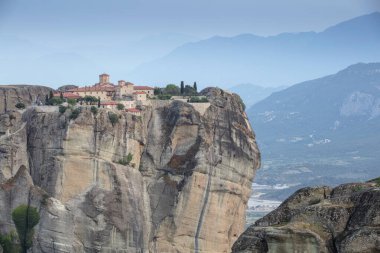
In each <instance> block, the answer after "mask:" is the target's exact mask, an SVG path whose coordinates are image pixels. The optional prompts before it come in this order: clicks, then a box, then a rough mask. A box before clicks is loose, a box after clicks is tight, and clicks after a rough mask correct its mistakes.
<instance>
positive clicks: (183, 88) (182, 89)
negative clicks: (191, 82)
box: [181, 81, 185, 95]
mask: <svg viewBox="0 0 380 253" xmlns="http://www.w3.org/2000/svg"><path fill="white" fill-rule="evenodd" d="M184 92H185V83H184V81H181V95H183V93H184Z"/></svg>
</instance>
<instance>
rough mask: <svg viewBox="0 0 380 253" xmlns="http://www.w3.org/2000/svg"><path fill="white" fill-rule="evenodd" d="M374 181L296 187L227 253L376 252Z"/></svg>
mask: <svg viewBox="0 0 380 253" xmlns="http://www.w3.org/2000/svg"><path fill="white" fill-rule="evenodd" d="M379 181H380V179H378V181H377V183H376V182H368V183H356V184H345V185H341V186H338V187H336V188H334V189H331V188H329V187H318V188H304V189H301V190H299V191H297V192H296V193H294V194H293V195H292V196H291V197H289V198H288V199H287V200H286V201H285V202H284V203H282V204H281V205H280V206H279V207H278V208H277V209H276V210H274V211H273V212H271V213H269V214H268V215H267V216H265V217H264V218H262V219H260V220H258V221H257V222H256V223H255V224H254V225H252V226H251V227H249V228H248V229H247V230H246V231H245V232H244V233H243V234H242V235H241V236H240V237H239V239H238V240H237V241H236V242H235V244H234V246H233V247H232V252H234V253H238V252H244V253H248V252H255V253H262V252H279V253H280V252H281V253H287V252H332V253H335V252H339V253H340V252H341V253H346V252H350V253H354V252H355V253H359V252H360V253H362V252H367V253H372V252H380V184H379Z"/></svg>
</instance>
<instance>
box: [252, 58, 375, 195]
mask: <svg viewBox="0 0 380 253" xmlns="http://www.w3.org/2000/svg"><path fill="white" fill-rule="evenodd" d="M379 86H380V63H369V64H363V63H360V64H355V65H352V66H350V67H348V68H346V69H344V70H342V71H339V72H338V73H336V74H334V75H330V76H326V77H323V78H319V79H315V80H311V81H307V82H303V83H300V84H296V85H293V86H291V87H289V88H287V89H285V90H282V91H279V92H275V93H273V94H272V95H271V96H269V97H268V98H266V99H264V100H263V101H261V102H259V103H257V104H255V105H254V106H252V107H251V108H250V109H248V116H249V119H250V120H251V123H252V125H253V127H254V128H255V129H256V134H257V139H258V140H259V146H260V149H261V151H262V157H263V166H262V168H263V169H262V170H260V171H259V172H258V176H257V183H259V184H288V185H292V186H291V187H290V188H288V189H286V190H282V192H281V193H278V192H277V193H276V194H274V193H273V194H267V197H275V198H278V197H279V198H281V199H283V198H284V197H286V196H287V195H288V194H289V193H291V191H293V190H294V189H297V188H299V187H301V186H306V185H319V184H329V185H336V184H338V183H344V182H347V181H349V180H351V181H352V180H353V179H355V180H367V179H369V178H371V177H375V176H376V175H377V174H378V164H379V162H380V161H379V158H378V157H380V153H379V150H378V144H379V142H380V137H379V135H378V133H379V129H380V114H379V111H380V110H379V104H380V89H379ZM294 183H296V185H294Z"/></svg>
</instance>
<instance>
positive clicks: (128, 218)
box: [0, 89, 260, 252]
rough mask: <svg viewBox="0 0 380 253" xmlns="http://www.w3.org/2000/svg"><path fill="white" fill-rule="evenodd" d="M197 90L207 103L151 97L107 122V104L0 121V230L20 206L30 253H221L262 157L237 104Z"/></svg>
mask: <svg viewBox="0 0 380 253" xmlns="http://www.w3.org/2000/svg"><path fill="white" fill-rule="evenodd" d="M203 94H204V95H207V96H208V98H209V100H210V102H211V103H210V106H209V107H208V108H207V107H204V106H202V109H199V108H198V109H199V110H197V105H194V106H193V105H190V104H187V103H183V102H179V101H174V102H171V101H153V103H152V106H148V107H147V108H145V110H144V111H143V113H142V115H141V117H137V116H134V115H131V114H125V113H117V114H118V122H117V123H115V124H114V125H112V123H111V122H110V119H109V114H110V113H111V112H110V111H108V110H105V109H101V110H99V112H98V113H97V114H96V115H94V114H93V113H91V112H90V111H89V110H82V112H81V113H80V114H79V116H78V118H76V119H71V120H70V115H71V111H70V110H67V111H66V112H65V113H64V114H60V113H59V112H58V111H57V109H52V107H34V108H32V109H29V110H27V111H26V112H24V113H23V115H19V114H17V113H12V114H11V113H8V114H3V115H2V118H0V119H1V121H0V122H1V127H2V128H3V129H4V130H3V131H2V132H3V134H2V136H1V137H0V148H1V150H0V151H1V152H0V159H1V160H0V162H1V171H0V180H1V181H0V183H1V185H0V207H1V209H0V210H1V212H0V231H1V232H3V233H5V232H9V231H11V230H12V229H14V225H13V224H12V222H11V220H12V219H11V216H10V214H11V210H12V209H14V208H15V207H17V206H18V205H20V204H22V203H23V204H29V205H31V206H35V207H37V208H38V209H39V211H40V215H41V220H40V222H39V224H38V225H37V227H36V228H35V230H36V233H35V237H34V243H33V252H229V251H230V248H231V246H232V244H233V243H234V241H235V240H236V239H237V237H238V236H239V234H240V233H241V232H242V231H243V229H244V223H245V219H244V217H245V209H246V206H247V201H248V198H249V196H250V191H251V183H252V180H253V177H254V174H255V170H256V169H257V168H258V167H259V163H260V157H259V151H258V149H257V146H256V142H255V137H254V134H253V132H252V129H251V128H250V125H249V123H248V120H247V118H246V115H245V113H244V111H243V108H242V105H241V104H240V102H239V101H240V99H239V98H238V97H237V96H235V95H231V94H228V93H225V92H223V91H222V90H219V89H207V90H204V91H203ZM206 108H207V109H206ZM13 114H14V115H13ZM12 115H13V116H12ZM129 153H130V154H132V155H133V159H132V161H131V162H130V163H129V164H128V165H122V164H119V163H118V161H119V160H121V159H123V158H124V157H126V156H127V155H128V154H129ZM19 168H20V169H19Z"/></svg>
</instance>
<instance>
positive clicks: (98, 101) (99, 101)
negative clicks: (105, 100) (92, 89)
mask: <svg viewBox="0 0 380 253" xmlns="http://www.w3.org/2000/svg"><path fill="white" fill-rule="evenodd" d="M98 108H100V97H98Z"/></svg>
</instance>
